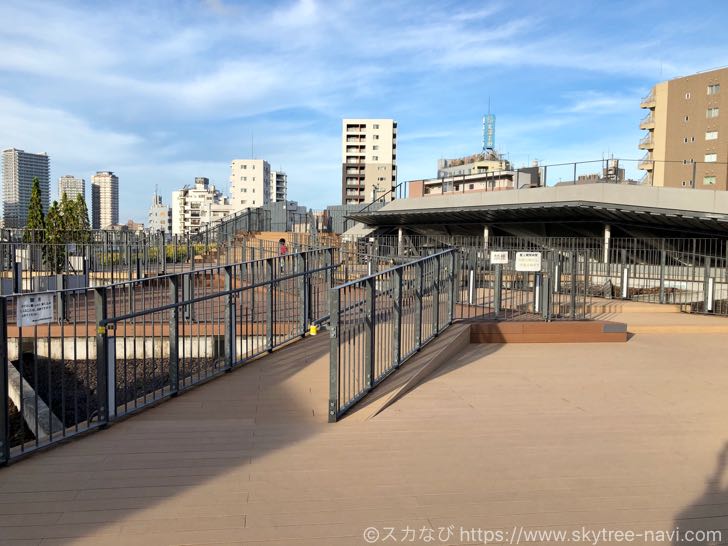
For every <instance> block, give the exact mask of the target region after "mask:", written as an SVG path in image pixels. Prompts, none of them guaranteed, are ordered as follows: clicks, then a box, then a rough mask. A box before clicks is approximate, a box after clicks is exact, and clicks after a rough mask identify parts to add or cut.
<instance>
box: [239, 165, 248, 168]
mask: <svg viewBox="0 0 728 546" xmlns="http://www.w3.org/2000/svg"><path fill="white" fill-rule="evenodd" d="M240 168H241V169H247V168H248V166H247V165H240Z"/></svg>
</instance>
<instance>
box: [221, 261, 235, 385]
mask: <svg viewBox="0 0 728 546" xmlns="http://www.w3.org/2000/svg"><path fill="white" fill-rule="evenodd" d="M233 284H234V281H233V266H231V265H226V266H225V319H224V322H225V324H224V328H225V367H226V368H227V370H228V371H230V370H231V369H232V367H233V361H234V360H235V294H234V293H233Z"/></svg>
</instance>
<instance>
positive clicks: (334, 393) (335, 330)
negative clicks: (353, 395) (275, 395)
mask: <svg viewBox="0 0 728 546" xmlns="http://www.w3.org/2000/svg"><path fill="white" fill-rule="evenodd" d="M340 303H341V293H340V291H339V290H337V289H336V288H331V289H330V290H329V316H330V318H329V321H330V327H331V330H330V342H329V423H333V422H335V421H336V419H337V417H338V413H339V334H340V327H341V324H340V314H339V309H340Z"/></svg>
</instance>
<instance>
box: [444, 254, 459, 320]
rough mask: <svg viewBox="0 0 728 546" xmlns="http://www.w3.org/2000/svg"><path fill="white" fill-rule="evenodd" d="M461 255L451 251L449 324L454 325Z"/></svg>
mask: <svg viewBox="0 0 728 546" xmlns="http://www.w3.org/2000/svg"><path fill="white" fill-rule="evenodd" d="M459 258H460V255H459V253H458V252H457V251H456V250H452V251H450V278H449V281H450V305H448V317H447V318H448V320H447V323H448V324H452V322H453V320H455V298H456V297H457V294H458V290H457V283H458V279H459V277H460V275H459V269H458V266H459V262H460V260H459Z"/></svg>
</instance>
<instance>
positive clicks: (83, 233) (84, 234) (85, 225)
mask: <svg viewBox="0 0 728 546" xmlns="http://www.w3.org/2000/svg"><path fill="white" fill-rule="evenodd" d="M73 205H74V215H75V218H76V225H77V226H78V235H77V240H76V242H77V243H87V242H89V241H90V240H91V233H90V231H91V222H89V219H88V207H87V206H86V199H84V197H83V195H81V194H80V193H79V194H78V195H77V196H76V200H75V201H74V203H73Z"/></svg>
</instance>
